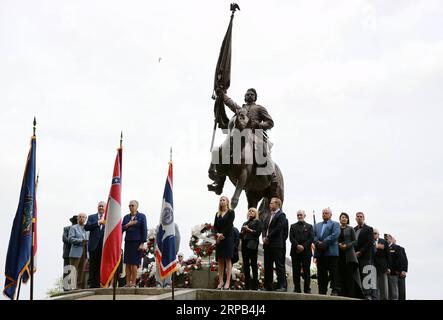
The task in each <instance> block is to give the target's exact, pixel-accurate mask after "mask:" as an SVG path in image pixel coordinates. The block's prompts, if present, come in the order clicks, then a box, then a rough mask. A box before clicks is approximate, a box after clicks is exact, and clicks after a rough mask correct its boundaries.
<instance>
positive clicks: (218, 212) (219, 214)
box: [217, 196, 231, 217]
mask: <svg viewBox="0 0 443 320" xmlns="http://www.w3.org/2000/svg"><path fill="white" fill-rule="evenodd" d="M223 198H225V199H226V201H227V202H228V205H227V206H226V207H227V208H228V211H229V210H231V204H230V203H229V198H228V197H226V196H221V197H220V200H221V199H223ZM220 200H219V202H218V211H217V217H220V216H221V205H220Z"/></svg>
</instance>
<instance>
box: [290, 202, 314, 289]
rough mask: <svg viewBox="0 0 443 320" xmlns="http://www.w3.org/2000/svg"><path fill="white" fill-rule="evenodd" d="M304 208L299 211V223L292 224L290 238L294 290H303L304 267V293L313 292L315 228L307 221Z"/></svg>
mask: <svg viewBox="0 0 443 320" xmlns="http://www.w3.org/2000/svg"><path fill="white" fill-rule="evenodd" d="M305 217H306V213H305V211H304V210H298V211H297V220H298V222H297V223H294V224H292V225H291V231H290V232H289V240H290V241H291V260H292V277H293V281H294V292H298V293H300V292H301V289H300V275H301V270H302V269H303V280H304V286H303V287H304V293H311V257H312V252H311V244H312V242H313V241H314V229H313V228H312V225H310V224H309V223H306V222H305Z"/></svg>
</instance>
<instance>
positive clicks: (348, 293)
mask: <svg viewBox="0 0 443 320" xmlns="http://www.w3.org/2000/svg"><path fill="white" fill-rule="evenodd" d="M356 268H358V265H357V263H346V257H345V256H343V257H340V258H339V260H338V278H339V285H340V295H341V296H344V297H350V298H355V297H356V295H355V280H354V273H355V269H356Z"/></svg>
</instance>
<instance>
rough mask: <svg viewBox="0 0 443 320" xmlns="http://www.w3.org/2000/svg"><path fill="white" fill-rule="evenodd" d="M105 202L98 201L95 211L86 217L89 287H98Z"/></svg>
mask: <svg viewBox="0 0 443 320" xmlns="http://www.w3.org/2000/svg"><path fill="white" fill-rule="evenodd" d="M105 208H106V202H104V201H100V202H99V203H98V205H97V213H95V214H91V215H90V216H89V217H88V222H87V223H86V226H85V230H86V231H89V242H88V252H89V278H88V285H89V288H100V266H101V259H102V247H103V236H104V233H105Z"/></svg>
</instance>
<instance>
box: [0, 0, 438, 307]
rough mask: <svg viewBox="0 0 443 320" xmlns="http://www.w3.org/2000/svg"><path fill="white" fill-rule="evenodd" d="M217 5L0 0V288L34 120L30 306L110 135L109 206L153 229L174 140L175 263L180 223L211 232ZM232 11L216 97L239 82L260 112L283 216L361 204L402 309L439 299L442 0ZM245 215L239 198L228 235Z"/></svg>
mask: <svg viewBox="0 0 443 320" xmlns="http://www.w3.org/2000/svg"><path fill="white" fill-rule="evenodd" d="M229 3H230V1H225V0H224V1H203V0H202V1H197V0H189V1H178V0H166V1H125V2H123V1H83V0H80V1H75V2H73V1H55V0H53V1H50V0H47V1H12V0H10V1H8V0H0V137H1V139H2V150H3V152H2V156H1V157H0V176H1V179H2V183H1V187H0V203H2V213H1V215H0V269H1V270H2V272H1V273H2V275H1V276H0V283H1V287H2V290H3V283H4V276H3V272H4V261H5V258H6V252H7V245H8V241H9V234H10V229H11V223H12V220H13V217H14V215H15V212H16V209H17V202H18V196H19V190H20V184H21V180H22V175H23V169H24V164H25V158H26V154H27V151H28V147H29V145H28V142H29V138H30V135H31V133H32V118H33V116H34V115H35V116H36V117H37V120H38V131H37V133H38V140H37V143H38V153H37V162H38V168H39V170H40V185H39V190H38V204H39V222H38V223H39V225H38V228H39V239H38V241H39V253H38V267H39V271H38V273H37V274H36V278H35V279H36V285H35V290H36V291H35V292H36V293H35V294H36V296H37V297H38V298H43V297H45V292H46V291H47V289H48V288H51V287H53V283H54V281H55V280H56V278H57V277H59V276H60V275H61V273H62V259H61V255H62V241H61V236H62V230H63V226H65V225H67V224H68V223H69V221H68V218H69V217H71V216H72V215H73V214H76V213H78V212H81V211H83V212H86V213H88V214H92V213H94V212H95V209H96V204H97V202H98V201H99V200H104V199H106V198H107V195H108V192H109V187H110V181H111V174H112V167H113V162H114V157H115V150H116V148H117V146H118V143H119V135H120V130H123V132H124V154H123V194H122V198H123V209H124V212H123V213H124V214H125V213H127V204H128V202H129V200H131V199H137V200H139V201H140V211H141V212H144V213H147V217H148V225H149V227H154V226H155V225H156V224H157V223H158V220H159V212H160V206H161V198H162V194H163V187H164V181H165V178H166V173H167V162H168V160H169V147H170V146H172V147H173V150H174V155H173V157H174V159H173V160H174V205H175V218H176V221H177V223H178V224H179V226H180V230H181V234H182V242H181V250H182V251H183V252H184V253H185V255H189V254H191V251H190V249H189V247H188V241H189V238H190V232H191V228H192V227H193V226H194V225H196V224H200V223H204V222H213V217H214V213H215V210H216V208H217V202H218V197H217V196H216V195H214V194H213V193H208V191H207V190H206V184H207V183H208V182H209V180H208V178H207V168H208V163H209V160H210V153H209V146H210V142H211V141H210V140H211V131H212V124H213V122H212V121H213V114H212V108H213V101H212V100H211V93H212V84H213V75H214V68H215V64H216V60H217V56H218V52H219V49H220V45H221V41H222V38H223V36H224V33H225V31H226V27H227V24H228V20H229V14H230V13H229ZM238 3H239V5H240V7H241V11H240V12H237V14H236V18H235V22H234V31H233V56H232V81H231V88H230V90H229V92H228V93H229V95H230V96H232V97H233V98H234V100H236V101H238V102H241V100H242V97H243V94H244V91H245V89H246V88H248V87H255V88H256V89H257V91H258V100H259V101H258V102H259V103H260V104H263V105H264V106H266V107H267V108H268V110H269V112H270V114H271V116H272V117H273V118H274V121H275V127H274V128H273V129H272V130H271V132H270V133H269V135H270V138H271V140H272V141H273V142H274V149H273V153H272V155H273V158H274V160H275V161H276V162H277V163H278V164H279V165H280V167H281V169H282V172H283V175H284V178H285V187H286V193H285V198H286V199H285V200H286V201H285V204H284V209H285V212H286V213H287V215H288V217H289V219H290V223H293V222H294V221H295V220H296V218H295V213H296V211H297V209H300V208H303V209H305V210H306V211H307V212H309V213H311V212H312V210H315V211H316V212H317V213H319V212H320V211H321V209H322V208H324V207H327V206H330V207H331V209H332V211H333V218H335V219H337V218H338V215H339V213H340V212H342V211H345V212H348V213H350V214H351V215H352V216H354V214H355V212H357V211H363V212H365V213H366V217H367V223H368V224H370V225H371V226H374V227H377V228H379V229H380V231H381V232H382V233H383V232H389V233H392V234H393V235H395V236H396V237H397V239H398V243H399V244H401V245H403V246H404V247H405V248H406V251H407V254H408V258H409V273H408V277H407V296H408V298H410V299H441V298H443V296H442V294H441V287H442V285H443V281H442V280H441V277H440V276H439V270H440V269H441V268H442V267H443V255H442V249H441V248H442V245H443V236H442V233H441V230H439V228H438V227H437V226H438V225H441V224H442V223H443V219H442V216H441V209H440V202H441V201H439V200H441V198H442V193H443V169H442V168H441V163H442V161H443V150H442V148H441V137H442V134H443V128H442V126H441V119H442V118H443V110H442V106H441V101H442V100H443V99H442V98H443V92H442V90H441V84H442V82H443V36H442V32H441V31H442V29H443V19H442V12H443V5H442V4H441V1H439V0H427V1H410V0H397V1H394V0H393V1H370V0H358V1H356V0H352V1H351V0H347V1H327V0H315V1H294V0H291V1H278V2H272V3H271V2H269V1H252V0H249V1H247V0H241V1H239V2H238ZM160 57H161V58H162V59H161V61H160V62H159V58H160ZM229 115H232V113H229ZM222 140H223V136H222V134H221V132H220V131H219V132H218V133H217V143H220V142H221V141H222ZM232 192H233V187H232V186H231V185H228V184H227V187H226V188H225V194H226V195H228V196H231V195H232ZM246 210H247V208H246V201H245V196H244V195H242V197H241V201H240V203H239V206H238V207H237V210H236V220H235V225H236V226H241V224H242V222H243V221H244V220H245V214H246ZM308 218H309V219H308V220H309V221H310V222H311V221H312V218H311V215H310V214H309V215H308ZM437 273H438V274H437ZM28 289H29V287H27V286H26V287H24V288H23V291H22V297H23V298H25V297H27V296H28V291H29V290H28Z"/></svg>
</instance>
